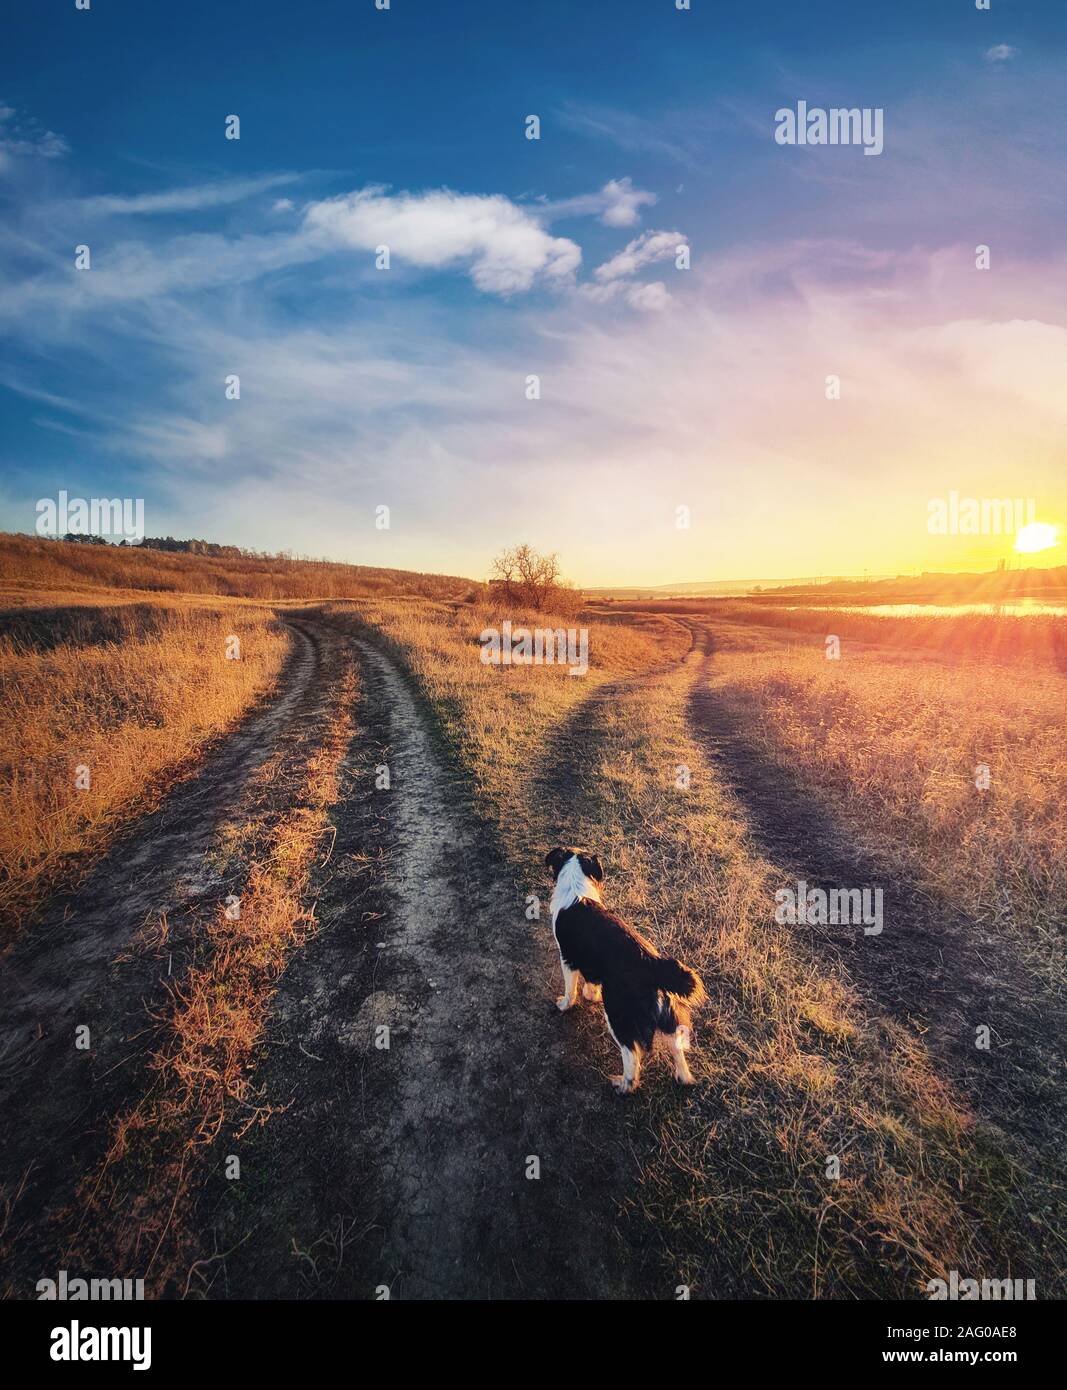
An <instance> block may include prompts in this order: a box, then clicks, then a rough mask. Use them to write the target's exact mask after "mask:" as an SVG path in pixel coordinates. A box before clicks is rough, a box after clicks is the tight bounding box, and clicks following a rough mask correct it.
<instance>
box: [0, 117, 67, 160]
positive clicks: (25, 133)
mask: <svg viewBox="0 0 1067 1390" xmlns="http://www.w3.org/2000/svg"><path fill="white" fill-rule="evenodd" d="M69 153H70V146H69V145H68V144H67V142H66V140H65V139H64V138H63V136H62V135H57V134H56V133H55V131H53V130H45V129H44V128H43V127H42V126H41V125H40V123H39V122H38V121H35V120H34V119H33V118H32V117H31V116H20V114H19V112H18V111H17V110H16V109H15V108H14V107H13V106H6V105H4V104H3V103H2V102H0V173H2V172H4V171H5V169H6V168H8V167H9V166H10V165H11V164H12V162H13V161H14V159H16V158H20V157H21V158H35V159H59V158H60V157H61V156H63V155H65V154H69Z"/></svg>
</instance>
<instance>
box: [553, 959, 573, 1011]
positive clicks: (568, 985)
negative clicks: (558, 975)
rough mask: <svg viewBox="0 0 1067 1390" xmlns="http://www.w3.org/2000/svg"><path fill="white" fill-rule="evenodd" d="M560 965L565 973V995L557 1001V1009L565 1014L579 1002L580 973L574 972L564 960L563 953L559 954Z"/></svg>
mask: <svg viewBox="0 0 1067 1390" xmlns="http://www.w3.org/2000/svg"><path fill="white" fill-rule="evenodd" d="M559 965H560V969H561V970H562V971H563V993H562V994H561V995H560V997H559V998H558V999H557V1000H556V1008H557V1009H559V1011H560V1013H565V1012H566V1010H567V1009H569V1008H571V1006H572V1005H574V1004H577V1002H578V972H577V970H572V969H571V968H570V966H569V965H568V964H567V962H566V961H565V960H564V959H563V952H562V951H561V952H560V953H559Z"/></svg>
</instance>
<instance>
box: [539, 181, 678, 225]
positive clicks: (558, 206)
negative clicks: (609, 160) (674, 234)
mask: <svg viewBox="0 0 1067 1390" xmlns="http://www.w3.org/2000/svg"><path fill="white" fill-rule="evenodd" d="M658 201H659V199H658V198H657V196H656V194H655V193H647V192H646V191H645V190H644V189H642V188H635V187H634V184H633V179H631V178H623V179H609V181H608V182H607V183H606V184H605V185H604V186H603V188H600V189H598V190H597V192H596V193H580V194H578V196H577V197H575V198H562V199H560V200H559V201H558V202H549V201H548V200H547V199H545V200H544V201H543V202H541V203H539V204H538V213H539V215H540V216H541V217H543V219H544V220H545V221H546V222H558V221H559V220H560V219H561V218H564V217H598V218H599V219H600V221H601V222H603V223H604V225H605V226H606V227H632V226H633V225H634V223H635V222H637V221H638V219H639V216H640V211H641V208H643V207H645V206H649V205H651V204H652V203H656V202H658Z"/></svg>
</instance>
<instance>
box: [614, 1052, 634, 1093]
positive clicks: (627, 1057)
mask: <svg viewBox="0 0 1067 1390" xmlns="http://www.w3.org/2000/svg"><path fill="white" fill-rule="evenodd" d="M619 1051H620V1052H621V1053H622V1075H621V1076H613V1077H612V1078H611V1084H612V1085H613V1086H614V1087H615V1089H616V1091H618V1093H619V1095H621V1096H625V1095H629V1093H630V1092H631V1091H636V1090H637V1088H638V1086H640V1084H641V1049H640V1048H639V1047H622V1046H621V1045H620V1047H619Z"/></svg>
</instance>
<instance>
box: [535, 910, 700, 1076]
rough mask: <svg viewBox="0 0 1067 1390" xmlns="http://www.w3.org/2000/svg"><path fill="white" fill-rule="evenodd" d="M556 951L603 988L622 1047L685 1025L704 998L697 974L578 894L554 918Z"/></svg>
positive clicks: (614, 1032)
mask: <svg viewBox="0 0 1067 1390" xmlns="http://www.w3.org/2000/svg"><path fill="white" fill-rule="evenodd" d="M555 933H556V942H557V944H558V946H559V950H560V955H561V956H562V957H563V959H564V960H565V961H566V962H567V964H568V965H569V966H570V967H571V969H572V970H577V971H578V972H579V973H580V974H581V975H582V977H583V978H584V979H585V980H587V981H588V982H589V983H590V984H591V985H600V986H601V988H602V989H603V992H604V1012H605V1013H606V1014H607V1018H608V1026H609V1027H610V1029H611V1032H612V1036H613V1037H614V1038H615V1041H616V1042H617V1043H618V1044H619V1046H620V1047H628V1048H633V1047H635V1046H639V1047H642V1048H644V1049H646V1050H647V1049H648V1048H650V1047H651V1046H652V1041H653V1038H654V1036H655V1034H656V1032H657V1031H659V1032H661V1033H668V1034H670V1033H673V1032H674V1031H675V1029H676V1028H678V1027H680V1026H682V1027H688V1026H689V1023H690V1018H691V1013H690V1010H691V1008H692V1007H694V1006H695V1005H697V1004H699V1003H700V1002H701V1000H702V999H703V998H704V986H703V983H702V981H701V979H700V976H699V975H697V973H696V972H695V971H694V970H690V969H689V967H688V966H685V965H682V964H681V963H680V962H679V961H676V960H674V959H672V958H671V957H670V956H664V955H661V954H660V952H659V951H658V950H657V949H656V947H655V946H653V944H652V942H651V941H647V940H646V939H645V938H644V937H643V936H641V935H640V934H639V933H638V932H636V931H634V929H633V928H632V927H630V926H628V925H627V924H626V923H625V922H624V921H623V920H622V918H621V917H617V916H616V915H615V913H614V912H611V911H609V910H608V909H607V908H606V907H604V906H603V904H602V903H598V902H596V901H594V900H591V899H588V898H582V899H580V900H579V901H578V902H576V903H574V904H573V905H572V906H570V907H566V908H563V909H562V910H561V911H560V912H559V913H558V914H557V916H556V923H555Z"/></svg>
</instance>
